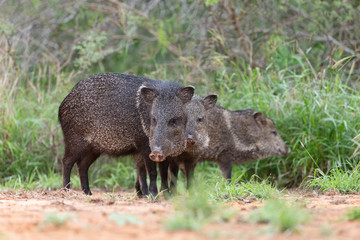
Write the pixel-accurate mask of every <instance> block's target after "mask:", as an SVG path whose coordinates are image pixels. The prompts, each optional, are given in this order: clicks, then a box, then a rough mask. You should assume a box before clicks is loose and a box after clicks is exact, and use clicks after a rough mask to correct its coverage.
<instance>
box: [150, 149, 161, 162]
mask: <svg viewBox="0 0 360 240" xmlns="http://www.w3.org/2000/svg"><path fill="white" fill-rule="evenodd" d="M149 158H150V159H151V160H152V161H154V162H162V161H164V160H165V156H164V155H163V154H162V153H161V152H158V151H153V152H152V153H150V155H149Z"/></svg>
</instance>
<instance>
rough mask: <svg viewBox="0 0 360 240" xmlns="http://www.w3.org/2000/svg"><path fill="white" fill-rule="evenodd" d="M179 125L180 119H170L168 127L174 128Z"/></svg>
mask: <svg viewBox="0 0 360 240" xmlns="http://www.w3.org/2000/svg"><path fill="white" fill-rule="evenodd" d="M179 123H180V118H172V119H170V121H169V125H170V126H173V127H174V126H176V125H179Z"/></svg>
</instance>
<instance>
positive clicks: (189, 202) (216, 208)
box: [164, 177, 234, 231]
mask: <svg viewBox="0 0 360 240" xmlns="http://www.w3.org/2000/svg"><path fill="white" fill-rule="evenodd" d="M199 180H200V181H199ZM201 180H202V181H201ZM196 182H197V185H196V186H193V187H192V188H191V189H190V191H189V193H188V194H187V193H185V192H184V190H183V191H180V192H182V193H181V194H179V195H178V196H176V197H175V198H174V199H173V200H172V201H173V204H174V208H175V213H174V214H173V216H172V217H171V218H169V219H166V220H165V221H164V227H165V229H167V230H169V231H176V230H201V229H202V228H203V227H204V226H205V225H206V224H208V223H211V222H224V221H228V220H229V219H230V218H232V217H233V216H234V212H230V210H229V209H227V208H225V207H223V206H222V205H221V204H220V203H218V202H217V201H215V200H214V199H212V198H211V197H210V192H209V190H208V189H209V188H208V186H207V185H206V184H205V181H204V179H200V177H197V181H196Z"/></svg>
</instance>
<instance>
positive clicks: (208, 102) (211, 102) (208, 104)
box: [204, 94, 217, 110]
mask: <svg viewBox="0 0 360 240" xmlns="http://www.w3.org/2000/svg"><path fill="white" fill-rule="evenodd" d="M216 101H217V95H215V94H211V95H208V96H206V97H205V98H204V107H205V109H206V110H208V109H210V108H213V107H215V105H216Z"/></svg>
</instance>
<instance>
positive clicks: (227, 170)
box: [218, 162, 232, 182]
mask: <svg viewBox="0 0 360 240" xmlns="http://www.w3.org/2000/svg"><path fill="white" fill-rule="evenodd" d="M218 165H219V168H220V171H221V175H222V176H223V177H224V178H226V179H227V180H228V181H229V182H231V170H232V164H231V163H230V162H218Z"/></svg>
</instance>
